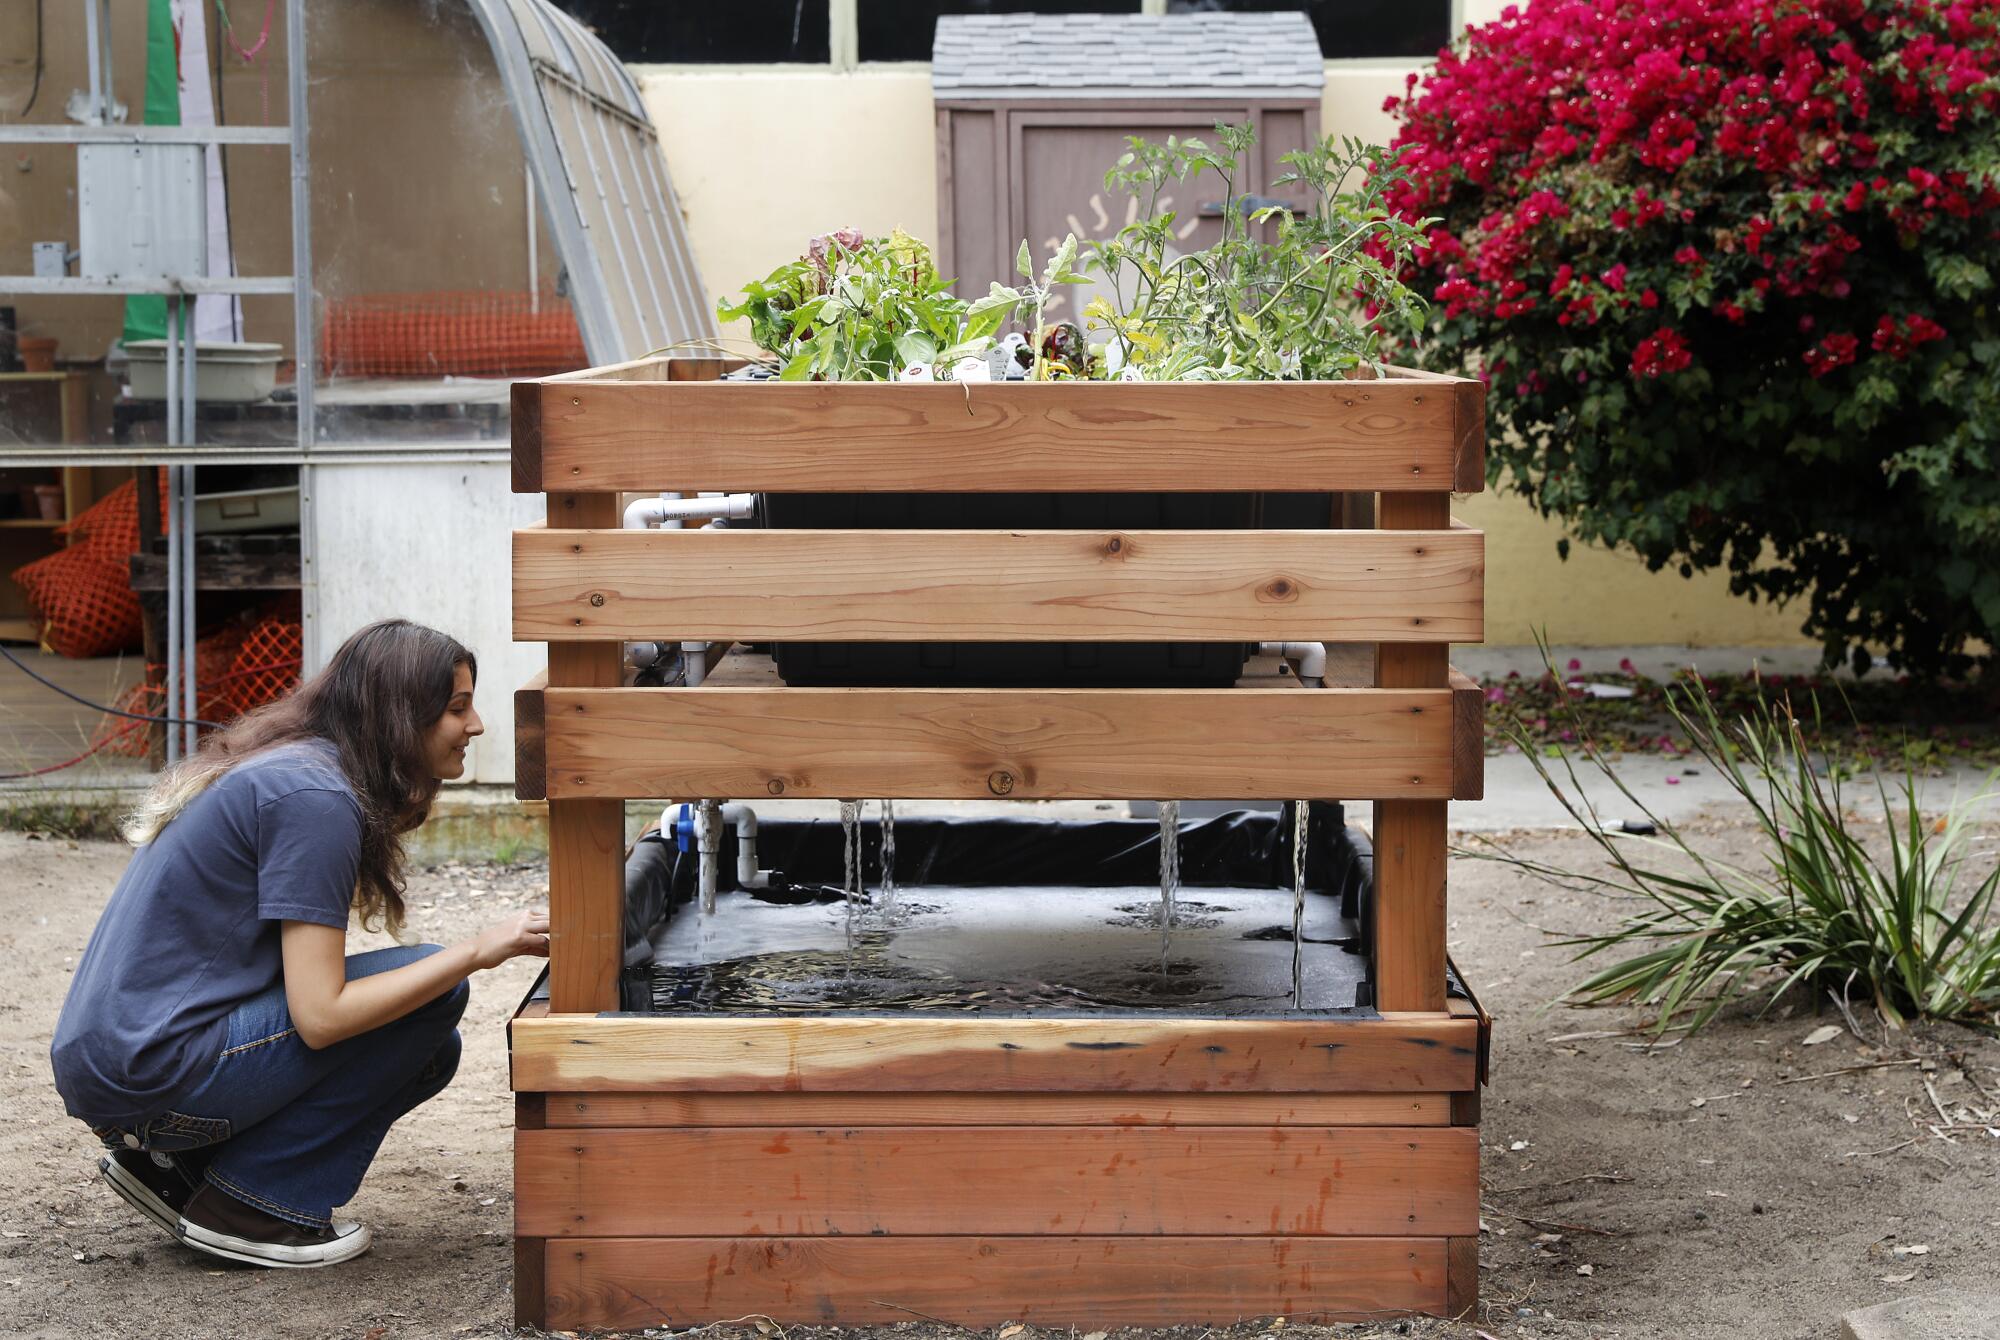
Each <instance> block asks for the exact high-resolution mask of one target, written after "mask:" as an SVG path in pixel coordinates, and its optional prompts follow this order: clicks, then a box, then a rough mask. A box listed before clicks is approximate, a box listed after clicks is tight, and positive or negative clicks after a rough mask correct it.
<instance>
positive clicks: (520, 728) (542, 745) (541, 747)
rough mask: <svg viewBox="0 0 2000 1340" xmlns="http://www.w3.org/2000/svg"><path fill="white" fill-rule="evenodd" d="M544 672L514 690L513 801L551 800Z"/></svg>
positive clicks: (546, 678)
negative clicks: (543, 694)
mask: <svg viewBox="0 0 2000 1340" xmlns="http://www.w3.org/2000/svg"><path fill="white" fill-rule="evenodd" d="M548 684H549V674H548V671H546V670H544V671H542V672H540V673H539V674H537V675H536V676H535V677H534V678H533V679H531V680H529V681H528V682H527V683H526V684H524V685H522V686H521V687H520V688H518V689H515V690H514V799H516V800H547V799H548V798H549V742H548V717H547V715H546V713H545V712H544V710H543V706H542V691H543V690H544V689H546V688H547V687H548Z"/></svg>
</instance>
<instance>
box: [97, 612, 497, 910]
mask: <svg viewBox="0 0 2000 1340" xmlns="http://www.w3.org/2000/svg"><path fill="white" fill-rule="evenodd" d="M461 665H462V666H464V667H466V669H468V670H469V671H471V672H472V677H473V679H474V681H475V682H476V681H477V680H478V678H479V662H478V660H477V659H476V658H475V657H474V656H473V654H472V653H471V652H470V651H468V650H466V648H465V647H464V645H463V644H461V643H460V642H459V641H458V639H456V638H454V637H451V636H449V635H447V634H444V633H440V632H438V631H437V630H436V629H435V628H426V627H424V626H423V625H422V624H416V623H411V622H410V621H408V620H407V619H384V620H382V621H381V622H380V623H372V624H369V625H368V626H367V627H366V628H364V629H362V630H361V631H360V632H358V633H356V634H355V635H354V636H353V637H350V638H348V639H347V641H345V642H343V643H341V645H340V650H339V651H336V652H335V653H334V654H333V659H332V660H330V661H328V662H327V664H326V668H325V669H323V670H321V671H320V672H319V673H318V674H316V675H314V676H313V677H312V678H311V679H309V680H307V681H306V682H305V683H303V684H301V685H300V686H299V687H298V688H297V689H296V690H295V691H293V693H292V694H291V695H290V696H289V697H286V698H282V699H280V700H279V701H277V702H275V703H271V704H269V705H268V706H265V707H260V708H258V709H257V710H256V711H254V712H249V713H246V714H245V715H243V716H242V717H239V718H238V719H237V720H235V721H234V722H232V723H230V725H229V726H228V727H227V728H225V729H223V730H221V731H218V732H217V733H216V734H214V735H211V736H210V737H209V738H208V739H207V740H205V741H203V742H202V746H201V751H200V752H199V753H197V754H195V755H194V757H192V758H189V759H186V760H184V761H182V762H180V763H178V764H175V765H174V766H173V767H172V768H170V769H168V770H167V771H166V772H165V773H164V774H162V775H161V777H160V779H159V781H158V782H156V783H154V785H153V788H152V789H151V790H150V791H148V792H147V793H146V797H145V799H144V800H142V801H141V802H140V803H139V808H138V809H137V810H136V811H134V812H133V814H132V815H131V816H130V817H129V818H128V819H126V821H125V823H124V824H123V826H122V828H121V831H122V832H123V833H124V835H125V840H126V841H128V842H130V843H132V844H133V845H134V846H138V845H140V844H141V843H146V842H151V841H152V840H153V839H154V838H155V837H157V836H159V833H160V830H161V829H163V828H165V827H166V826H167V825H168V824H169V823H171V822H172V821H173V819H174V817H175V816H176V815H178V814H179V813H180V812H181V811H182V810H184V809H186V808H187V807H188V805H189V804H190V803H191V802H192V801H193V800H194V799H195V798H196V797H197V796H199V795H201V793H202V792H204V791H206V790H208V788H209V787H211V786H213V785H214V784H215V782H216V780H217V779H218V778H220V777H221V776H222V775H223V774H225V773H227V772H228V771H229V770H230V769H231V768H233V767H235V766H236V765H237V764H238V763H241V762H242V761H243V760H244V759H246V758H249V757H251V756H252V755H255V754H260V753H263V752H264V751H265V750H267V749H275V748H277V747H278V746H279V745H284V744H293V743H296V742H298V741H300V740H313V739H319V740H327V741H330V742H331V743H332V744H333V747H334V749H335V750H336V751H337V752H338V754H339V756H340V769H341V771H342V772H344V773H346V774H347V780H348V782H349V783H350V784H351V785H352V786H353V787H354V794H355V796H356V798H357V799H359V800H360V802H361V869H360V874H359V877H358V878H357V880H356V881H355V887H354V906H355V909H356V910H357V911H359V912H360V914H361V924H362V925H364V926H371V925H374V924H375V923H376V922H378V921H379V922H380V923H381V924H383V925H385V926H386V927H387V928H388V929H389V930H390V932H391V933H394V932H396V931H398V930H400V929H401V927H402V924H403V834H405V833H408V832H410V831H411V830H412V829H414V828H416V827H417V826H418V825H419V824H421V823H423V821H424V819H425V818H426V817H427V816H428V815H429V814H430V811H431V802H432V801H433V800H435V799H436V798H437V791H438V780H437V778H436V777H435V776H433V775H432V773H431V766H430V765H431V759H430V751H429V749H428V747H427V739H426V737H427V736H428V734H429V732H430V728H431V727H432V726H434V725H435V724H437V720H438V718H439V717H441V716H443V715H444V710H445V707H446V706H447V705H448V704H449V703H450V702H451V694H452V688H453V686H454V684H455V681H456V677H457V672H458V667H459V666H461Z"/></svg>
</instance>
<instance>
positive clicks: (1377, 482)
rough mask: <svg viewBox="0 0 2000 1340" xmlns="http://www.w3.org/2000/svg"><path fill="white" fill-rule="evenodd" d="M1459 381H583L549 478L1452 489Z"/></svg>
mask: <svg viewBox="0 0 2000 1340" xmlns="http://www.w3.org/2000/svg"><path fill="white" fill-rule="evenodd" d="M1456 385H1457V383H1455V382H1439V381H1435V380H1431V379H1420V378H1400V377H1391V378H1384V379H1378V380H1360V381H1338V382H1157V383H1154V382H1133V383H1117V382H1111V383H1101V382H1099V383H1080V382H1071V383H1064V382H1056V383H1046V382H1043V383H1003V384H991V385H988V384H981V385H965V384H931V385H909V384H903V383H869V382H851V383H834V382H796V383H793V382H786V383H778V382H764V383H756V384H749V383H700V382H685V383H681V382H656V383H640V382H613V381H588V380H584V381H571V382H565V383H560V384H548V385H546V387H545V392H546V393H545V394H543V395H541V396H540V398H539V400H538V402H537V404H538V408H539V418H538V419H537V423H538V424H539V428H540V437H539V440H540V443H541V454H540V460H541V463H542V468H541V475H540V479H541V486H542V487H544V488H550V487H563V488H576V489H597V490H611V489H632V490H653V489H659V488H672V487H676V486H677V485H679V484H682V483H687V482H693V483H695V484H697V485H699V486H700V487H704V488H712V489H731V490H748V491H753V492H755V491H770V492H777V493H811V492H851V491H857V490H858V491H864V492H867V491H890V492H906V493H907V492H916V493H985V492H1003V493H1004V492H1013V491H1023V490H1032V491H1048V492H1169V493H1176V492H1177V493H1193V492H1211V491H1213V490H1215V489H1218V488H1221V489H1231V490H1294V491H1296V490H1309V491H1319V490H1342V489H1381V490H1413V489H1414V490H1437V489H1450V488H1452V487H1453V486H1454V480H1455V479H1456V478H1457V476H1458V474H1459V472H1460V471H1461V470H1462V469H1463V468H1464V466H1463V461H1464V448H1463V445H1462V443H1463V441H1464V434H1465V431H1466V430H1465V429H1464V427H1463V424H1462V419H1463V415H1462V414H1461V410H1460V404H1459V399H1460V397H1459V394H1458V392H1457V391H1456V390H1455V387H1456ZM947 448H948V449H947Z"/></svg>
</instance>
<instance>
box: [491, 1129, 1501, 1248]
mask: <svg viewBox="0 0 2000 1340" xmlns="http://www.w3.org/2000/svg"><path fill="white" fill-rule="evenodd" d="M1478 1230H1479V1133H1478V1132H1477V1131H1475V1130H1471V1129H1468V1128H1464V1127H1450V1126H1446V1127H1437V1128H1431V1129H1424V1128H1420V1127H1390V1126H1348V1127H1323V1126H1316V1127H1296V1128H1290V1129H1278V1128H1274V1127H1252V1126H1221V1127H1209V1128H1205V1129H1199V1130H1174V1131H1166V1130H1140V1129H1134V1130H1117V1129H1105V1128H1102V1127H1076V1126H1072V1127H1061V1128H1054V1129H1047V1130H1043V1129H1038V1128H1036V1127H1032V1126H964V1127H956V1128H951V1127H944V1128H940V1127H924V1126H888V1127H881V1126H877V1127H823V1128H817V1129H816V1128H811V1127H804V1128H799V1127H785V1128H780V1129H776V1130H686V1129H683V1130H664V1131H663V1130H647V1129H636V1130H592V1131H578V1130H541V1131H534V1130H528V1131H517V1132H516V1133H515V1136H514V1231H515V1232H516V1233H518V1234H521V1235H523V1236H528V1237H548V1238H555V1237H702V1236H712V1235H714V1234H716V1233H749V1234H770V1235H773V1236H782V1235H785V1234H792V1235H795V1236H798V1237H824V1236H842V1235H849V1234H883V1233H886V1234H912V1235H921V1234H933V1233H937V1234H950V1233H994V1234H1011V1233H1116V1234H1132V1233H1144V1234H1158V1233H1178V1234H1204V1235H1208V1234H1213V1235H1222V1236H1232V1235H1259V1234H1280V1233H1285V1234H1297V1235H1302V1236H1350V1237H1351V1236H1372V1235H1381V1234H1397V1233H1409V1234H1418V1235H1424V1236H1430V1235H1439V1234H1454V1233H1457V1234H1472V1233H1476V1232H1478Z"/></svg>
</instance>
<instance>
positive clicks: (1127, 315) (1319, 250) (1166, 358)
mask: <svg viewBox="0 0 2000 1340" xmlns="http://www.w3.org/2000/svg"><path fill="white" fill-rule="evenodd" d="M1216 138H1217V140H1218V141H1219V144H1220V147H1219V148H1212V147H1210V145H1209V144H1208V143H1207V142H1206V141H1204V140H1200V139H1196V138H1192V137H1190V138H1186V139H1182V138H1178V137H1174V136H1169V137H1168V138H1167V140H1166V141H1165V142H1164V143H1154V142H1151V141H1148V140H1146V139H1144V138H1142V137H1138V136H1134V137H1131V138H1130V139H1128V141H1127V143H1128V145H1129V149H1128V151H1127V152H1126V153H1125V154H1124V155H1123V156H1122V157H1120V158H1119V160H1118V162H1117V163H1116V164H1115V165H1114V166H1113V167H1112V168H1111V170H1110V171H1109V172H1107V173H1106V174H1105V177H1104V185H1105V189H1106V190H1107V191H1125V192H1130V193H1132V194H1133V195H1134V196H1136V197H1137V198H1138V200H1139V205H1140V208H1139V217H1138V218H1136V219H1135V220H1134V221H1133V222H1132V223H1130V224H1128V225H1126V226H1125V227H1124V228H1122V229H1120V230H1119V231H1118V233H1117V235H1116V236H1114V237H1112V238H1110V239H1107V240H1105V241H1102V242H1098V243H1095V244H1093V246H1092V247H1091V249H1090V254H1089V261H1088V268H1089V269H1092V270H1095V271H1096V272H1098V273H1100V274H1102V275H1103V276H1104V277H1105V279H1106V281H1107V283H1108V286H1109V288H1110V289H1111V291H1112V294H1113V295H1115V296H1111V297H1100V298H1098V299H1096V300H1094V301H1093V302H1092V303H1091V304H1090V305H1089V306H1088V307H1086V308H1085V315H1086V317H1087V318H1088V319H1089V321H1090V325H1091V328H1092V329H1103V330H1107V331H1109V333H1110V339H1111V343H1112V345H1113V346H1115V349H1116V352H1115V354H1112V355H1111V356H1110V358H1109V361H1108V363H1107V366H1106V369H1105V370H1106V371H1111V370H1113V368H1112V366H1111V365H1112V364H1116V365H1119V366H1124V365H1130V366H1134V367H1137V368H1138V369H1140V371H1141V372H1142V373H1143V374H1144V375H1145V377H1146V378H1147V379H1148V380H1152V381H1178V380H1221V379H1252V380H1278V379H1333V378H1338V377H1342V376H1344V375H1346V374H1347V373H1348V372H1350V371H1352V370H1353V369H1355V368H1357V367H1361V366H1363V365H1366V364H1372V363H1375V362H1378V361H1379V359H1378V355H1379V353H1380V351H1381V346H1382V342H1383V338H1384V335H1385V333H1389V332H1400V333H1412V334H1413V333H1415V332H1416V331H1418V330H1420V329H1421V328H1422V326H1423V324H1424V322H1425V320H1426V316H1427V309H1426V308H1425V306H1424V303H1423V301H1422V300H1421V299H1420V298H1418V297H1417V296H1416V294H1415V293H1413V292H1412V291H1411V290H1409V289H1408V288H1406V287H1404V285H1403V283H1402V281H1401V280H1400V278H1399V277H1398V276H1399V275H1400V273H1401V272H1402V271H1403V270H1404V269H1405V268H1406V267H1407V266H1408V265H1409V264H1410V262H1411V258H1412V256H1413V255H1414V252H1415V249H1416V248H1417V247H1418V246H1420V245H1422V243H1423V240H1424V229H1425V228H1426V227H1427V226H1428V225H1429V224H1430V223H1431V222H1432V221H1431V220H1428V219H1419V220H1413V221H1412V220H1405V219H1403V218H1400V217H1398V216H1397V214H1396V213H1395V211H1394V210H1392V209H1391V208H1390V206H1389V193H1390V191H1391V190H1393V189H1394V188H1395V186H1396V185H1397V184H1398V183H1400V182H1401V181H1402V179H1403V173H1402V169H1401V167H1400V166H1399V165H1398V164H1397V162H1396V155H1395V154H1394V153H1392V152H1390V151H1387V150H1383V149H1380V148H1376V147H1373V146H1370V145H1365V144H1363V143H1361V142H1360V141H1359V140H1355V139H1351V138H1350V139H1335V138H1333V137H1331V136H1329V137H1328V138H1327V139H1325V140H1323V141H1321V142H1320V143H1319V144H1317V145H1314V146H1313V147H1312V148H1310V149H1308V150H1305V151H1303V152H1297V153H1289V154H1286V155H1285V156H1284V158H1283V160H1282V161H1283V162H1284V163H1285V164H1286V165H1287V168H1288V170H1287V171H1286V172H1284V173H1283V174H1282V175H1280V176H1279V177H1277V178H1276V179H1275V180H1274V181H1273V182H1272V183H1271V185H1272V189H1274V190H1278V189H1283V188H1286V187H1292V186H1296V187H1299V188H1302V193H1303V195H1304V197H1305V199H1304V201H1303V207H1302V208H1301V209H1299V210H1293V209H1290V208H1287V207H1286V206H1283V205H1275V204H1264V205H1261V206H1258V207H1256V208H1249V207H1247V204H1248V202H1246V200H1245V198H1244V197H1243V196H1242V194H1241V193H1240V192H1239V190H1238V183H1239V182H1240V181H1242V180H1243V179H1244V176H1245V174H1246V172H1247V167H1246V164H1247V160H1248V157H1249V155H1250V153H1251V152H1252V150H1253V149H1254V148H1255V145H1256V131H1255V128H1254V127H1253V126H1251V125H1250V124H1248V123H1246V124H1243V125H1227V124H1223V125H1218V126H1217V127H1216ZM1204 172H1213V173H1214V174H1215V175H1216V176H1217V177H1219V178H1220V179H1221V182H1222V188H1223V201H1222V236H1221V237H1220V238H1219V239H1218V240H1217V241H1216V242H1215V244H1214V245H1212V246H1210V247H1206V248H1204V249H1202V250H1200V251H1193V252H1186V253H1179V254H1177V253H1176V248H1175V242H1176V240H1177V236H1178V230H1177V228H1176V220H1177V218H1178V212H1177V211H1175V210H1170V209H1162V208H1161V199H1162V196H1163V195H1164V193H1165V191H1166V189H1167V188H1168V186H1169V185H1171V184H1174V183H1186V182H1190V181H1192V180H1193V179H1195V178H1196V177H1198V176H1200V175H1201V174H1202V173H1204ZM1351 179H1358V180H1355V184H1354V185H1353V186H1351V187H1350V186H1349V185H1348V183H1349V181H1350V180H1351ZM1267 225H1268V227H1267ZM1267 232H1268V234H1269V235H1268V237H1267V236H1266V233H1267Z"/></svg>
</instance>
